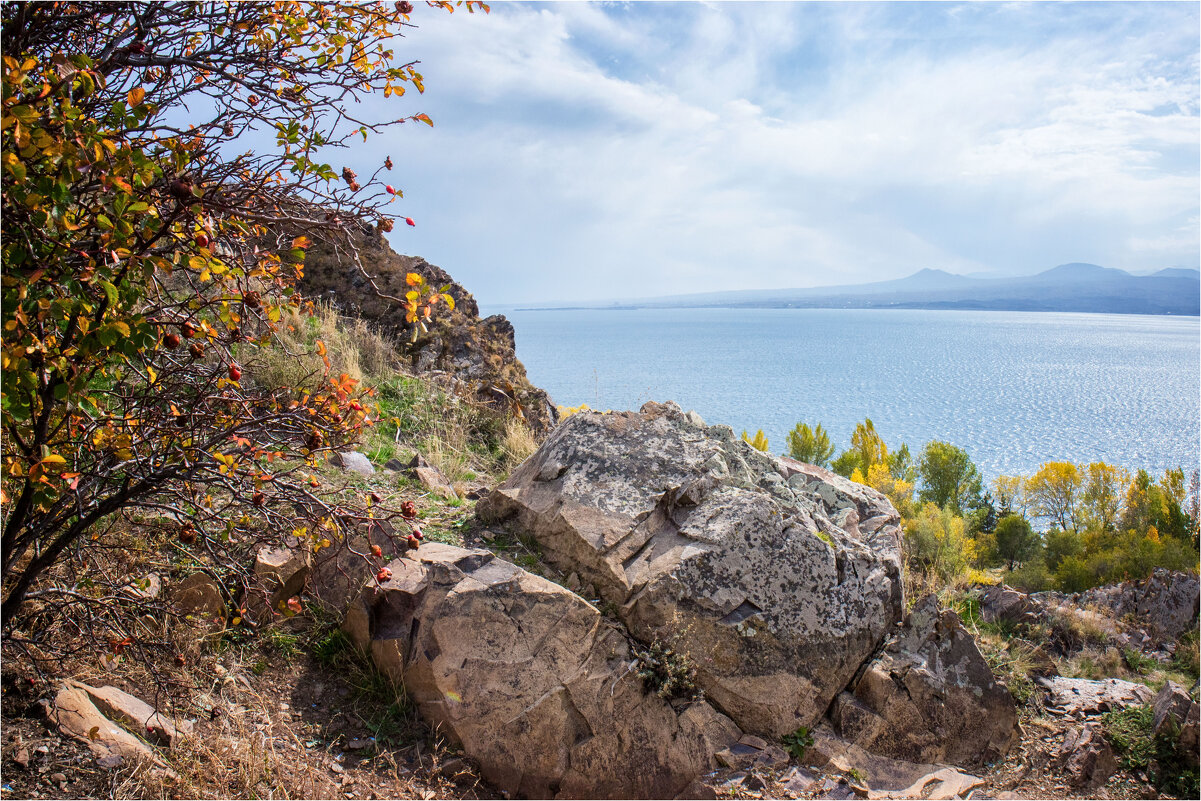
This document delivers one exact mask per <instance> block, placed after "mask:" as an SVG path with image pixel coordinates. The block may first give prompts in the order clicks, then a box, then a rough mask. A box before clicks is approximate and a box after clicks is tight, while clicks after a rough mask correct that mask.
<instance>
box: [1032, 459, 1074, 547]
mask: <svg viewBox="0 0 1201 801" xmlns="http://www.w3.org/2000/svg"><path fill="white" fill-rule="evenodd" d="M1081 483H1082V481H1081V475H1080V470H1079V469H1077V467H1076V465H1074V464H1072V463H1071V462H1046V463H1045V464H1043V465H1042V466H1041V467H1039V469H1038V471H1037V472H1035V473H1034V475H1032V476H1030V477H1029V478H1028V479H1026V481H1025V483H1024V484H1023V487H1022V489H1023V492H1024V493H1025V495H1026V498H1027V501H1028V502H1029V504H1030V510H1031V512H1033V513H1034V514H1035V515H1038V516H1040V517H1043V518H1045V519H1047V520H1048V521H1050V522H1051V524H1052V525H1055V526H1058V527H1059V528H1060V529H1062V530H1064V531H1069V530H1070V531H1077V530H1078V529H1079V526H1078V521H1077V517H1078V514H1079V511H1080V509H1079V503H1080V489H1081Z"/></svg>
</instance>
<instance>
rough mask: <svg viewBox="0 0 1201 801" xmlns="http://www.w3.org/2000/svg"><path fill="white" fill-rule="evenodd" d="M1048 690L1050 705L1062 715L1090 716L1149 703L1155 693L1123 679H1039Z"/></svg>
mask: <svg viewBox="0 0 1201 801" xmlns="http://www.w3.org/2000/svg"><path fill="white" fill-rule="evenodd" d="M1035 682H1036V683H1037V684H1038V685H1039V686H1041V687H1043V688H1044V689H1045V690H1047V693H1048V695H1047V706H1049V707H1054V708H1055V710H1056V711H1058V712H1059V713H1060V714H1066V715H1090V714H1100V713H1102V712H1109V711H1111V710H1114V709H1122V708H1124V707H1128V706H1135V705H1139V704H1149V703H1151V701H1152V700H1153V699H1154V698H1155V693H1154V692H1153V691H1152V690H1151V688H1150V687H1148V686H1146V685H1145V684H1135V683H1134V682H1131V681H1123V680H1122V679H1068V678H1064V677H1063V676H1053V677H1050V678H1038V679H1035Z"/></svg>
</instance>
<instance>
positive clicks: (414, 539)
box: [408, 534, 421, 548]
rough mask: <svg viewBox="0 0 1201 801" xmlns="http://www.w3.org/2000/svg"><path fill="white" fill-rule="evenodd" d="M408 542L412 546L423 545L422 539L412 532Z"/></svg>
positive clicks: (418, 546)
mask: <svg viewBox="0 0 1201 801" xmlns="http://www.w3.org/2000/svg"><path fill="white" fill-rule="evenodd" d="M408 543H409V547H410V548H420V547H421V540H419V539H418V538H417V537H414V536H413V535H412V534H410V535H409V539H408Z"/></svg>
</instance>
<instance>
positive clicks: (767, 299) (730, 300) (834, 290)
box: [576, 262, 1201, 315]
mask: <svg viewBox="0 0 1201 801" xmlns="http://www.w3.org/2000/svg"><path fill="white" fill-rule="evenodd" d="M705 306H716V307H726V308H730V307H735V308H796V309H806V308H808V309H829V308H835V309H984V310H995V311H1047V312H1096V313H1103V314H1176V315H1197V314H1199V313H1201V272H1198V271H1197V270H1185V269H1180V268H1169V269H1166V270H1160V271H1159V272H1157V273H1154V274H1152V275H1132V274H1130V273H1128V272H1126V271H1125V270H1115V269H1113V268H1110V267H1101V266H1099V265H1096V264H1085V263H1082V262H1073V263H1071V264H1061V265H1059V266H1058V267H1053V268H1051V269H1050V270H1047V271H1045V272H1041V273H1038V274H1036V275H1025V276H1019V277H1011V278H976V277H969V276H965V275H954V274H952V273H948V272H944V271H942V270H919V271H918V272H916V273H914V274H913V275H911V276H908V277H907V278H898V279H895V280H892V281H877V282H875V283H870V284H854V285H849V286H824V287H812V288H809V289H769V290H735V291H730V292H705V293H700V294H694V295H669V296H665V297H657V298H645V299H641V300H635V301H629V302H627V303H623V304H621V305H620V306H609V307H604V306H599V305H598V306H592V307H591V308H622V309H630V308H643V309H645V308H675V307H705ZM576 308H579V307H576Z"/></svg>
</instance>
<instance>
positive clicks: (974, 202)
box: [348, 2, 1201, 306]
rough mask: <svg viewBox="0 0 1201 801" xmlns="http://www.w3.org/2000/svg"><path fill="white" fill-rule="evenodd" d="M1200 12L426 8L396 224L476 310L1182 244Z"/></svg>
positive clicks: (1187, 223) (1194, 252)
mask: <svg viewBox="0 0 1201 801" xmlns="http://www.w3.org/2000/svg"><path fill="white" fill-rule="evenodd" d="M1198 8H1199V7H1198V4H1196V3H1169V2H1149V3H1141V2H1136V3H1058V2H1049V3H1041V2H1035V3H1027V2H1023V3H985V2H982V3H965V4H959V3H849V2H829V3H754V2H737V3H549V4H546V3H505V2H494V3H492V4H491V9H492V10H491V13H490V14H487V15H485V14H479V13H477V14H474V15H469V14H467V13H465V12H464V11H463V10H462V9H460V10H459V11H457V12H456V13H454V14H446V13H445V12H440V11H436V10H434V9H429V8H427V7H425V6H424V4H422V5H421V6H419V7H418V8H417V10H416V11H415V12H414V14H413V16H412V21H413V22H414V24H415V26H416V27H414V28H412V29H409V30H408V31H407V33H406V36H405V38H403V39H401V40H398V44H397V51H398V54H399V55H401V56H403V57H404V58H406V59H408V58H412V59H418V60H420V64H419V66H418V69H419V70H420V71H421V72H422V74H423V75H424V77H425V93H424V95H418V94H417V93H415V92H412V91H410V92H409V94H408V95H406V96H405V97H404V98H403V99H402V100H401V101H399V102H392V101H383V100H382V99H380V100H372V101H370V102H373V103H374V102H381V103H382V102H388V103H389V104H390V105H388V106H387V109H388V113H389V114H392V113H397V114H415V113H417V112H419V111H423V112H426V113H428V114H429V115H430V117H431V118H432V119H433V121H434V126H433V127H432V128H429V127H427V126H424V125H421V124H419V123H414V124H406V125H403V126H397V127H396V128H393V129H391V130H390V132H389V133H387V134H386V135H384V136H381V137H378V138H376V139H373V140H371V141H370V142H368V143H367V144H366V145H364V146H363V147H361V148H357V147H356V148H355V149H354V151H353V152H352V153H350V154H348V158H349V159H350V160H351V163H352V164H355V165H358V167H359V171H360V172H364V171H366V172H368V173H369V172H370V171H372V170H373V169H374V167H375V166H376V165H377V164H378V162H379V161H382V160H383V156H384V155H385V154H391V155H392V156H393V159H394V161H395V162H396V169H395V170H394V172H393V173H392V174H390V175H389V176H388V177H389V179H393V180H392V182H393V183H395V184H397V186H398V188H400V189H402V190H403V192H404V199H403V200H400V201H397V204H396V206H395V210H396V212H397V214H398V216H410V217H413V218H414V220H415V221H416V223H417V226H416V227H415V228H410V227H409V226H405V225H399V226H397V227H396V229H395V230H394V231H393V232H392V233H391V234H390V235H389V239H390V241H391V243H392V245H393V247H394V248H395V249H396V250H398V251H399V252H401V253H406V254H410V255H416V256H422V257H424V258H425V259H427V260H428V261H430V262H432V263H434V264H437V265H439V266H441V267H443V268H444V269H446V270H447V271H448V272H449V273H450V274H451V275H452V276H454V277H455V279H456V280H457V281H459V282H460V283H461V284H463V285H464V286H465V287H466V288H467V289H468V290H469V291H471V292H472V293H473V294H474V295H475V296H476V298H477V299H478V300H479V301H480V302H481V303H482V304H484V305H485V306H495V305H504V304H521V303H527V302H531V303H533V302H559V301H592V302H596V301H608V300H613V299H619V298H626V299H628V298H642V297H651V296H657V295H666V294H680V293H691V292H703V291H721V290H728V289H772V288H792V287H807V286H820V285H828V284H847V283H859V282H866V281H875V280H887V279H892V278H900V277H903V276H906V275H909V274H911V273H913V272H916V271H917V270H920V269H924V268H932V269H941V270H946V271H948V272H954V273H961V274H974V273H984V274H989V275H991V274H1029V273H1033V272H1038V271H1041V270H1045V269H1048V268H1050V267H1053V266H1055V265H1057V264H1062V263H1065V262H1072V261H1083V262H1092V263H1096V264H1101V265H1104V266H1106V267H1118V268H1122V269H1127V270H1130V271H1132V272H1151V271H1154V270H1159V269H1162V268H1164V267H1188V268H1197V267H1198V263H1199V260H1201V244H1199V243H1201V228H1199V213H1201V212H1199V205H1201V203H1199V198H1201V177H1199V176H1201V159H1199V151H1201V124H1199V108H1198V107H1199V96H1201V78H1199V62H1201V53H1199V50H1201V44H1199V35H1198V31H1199V27H1201V22H1199V19H1198V16H1199V14H1198Z"/></svg>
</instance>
